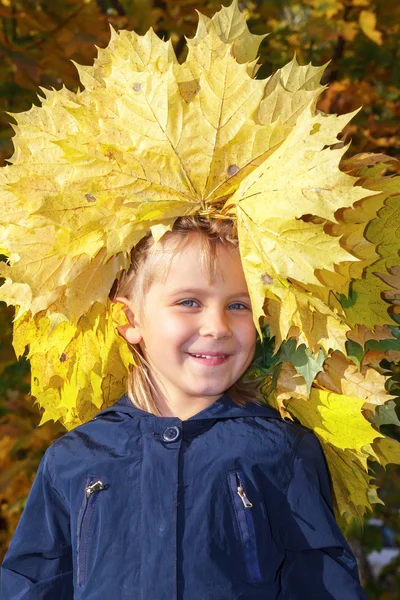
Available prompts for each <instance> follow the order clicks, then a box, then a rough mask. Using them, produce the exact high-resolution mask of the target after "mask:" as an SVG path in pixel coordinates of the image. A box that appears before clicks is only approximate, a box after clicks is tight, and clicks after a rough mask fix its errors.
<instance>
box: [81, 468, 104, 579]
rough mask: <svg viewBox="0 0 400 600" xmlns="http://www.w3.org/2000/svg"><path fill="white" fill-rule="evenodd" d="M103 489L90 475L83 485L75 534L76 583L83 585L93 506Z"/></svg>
mask: <svg viewBox="0 0 400 600" xmlns="http://www.w3.org/2000/svg"><path fill="white" fill-rule="evenodd" d="M100 490H104V484H103V482H102V481H100V479H97V478H95V477H90V478H89V479H88V480H87V482H86V485H85V497H84V500H83V502H82V505H81V508H80V511H79V516H78V535H77V584H78V587H83V586H84V585H85V581H86V568H87V565H86V563H87V550H88V546H89V535H90V525H91V522H92V517H93V511H94V506H95V504H96V501H97V498H98V493H97V492H99V491H100Z"/></svg>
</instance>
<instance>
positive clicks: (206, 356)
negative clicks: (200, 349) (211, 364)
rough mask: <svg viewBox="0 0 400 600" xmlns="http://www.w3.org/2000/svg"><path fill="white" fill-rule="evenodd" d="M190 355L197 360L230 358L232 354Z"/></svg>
mask: <svg viewBox="0 0 400 600" xmlns="http://www.w3.org/2000/svg"><path fill="white" fill-rule="evenodd" d="M189 354H190V356H194V357H195V358H228V356H230V354H192V353H191V352H189Z"/></svg>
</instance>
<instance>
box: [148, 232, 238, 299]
mask: <svg viewBox="0 0 400 600" xmlns="http://www.w3.org/2000/svg"><path fill="white" fill-rule="evenodd" d="M164 250H165V252H163V254H164V258H163V261H162V263H163V268H161V269H159V271H161V272H160V273H159V276H158V277H157V278H156V281H158V282H160V283H162V284H164V285H165V286H167V287H168V288H170V287H174V288H178V287H180V288H181V287H182V286H184V287H185V288H189V287H198V286H199V284H200V283H201V285H214V284H215V283H216V282H224V283H225V284H226V285H234V284H236V285H237V284H240V283H241V282H243V281H244V273H243V268H242V264H241V261H240V255H239V251H238V249H237V248H234V247H232V249H231V248H227V247H225V246H224V245H223V244H222V243H220V242H217V243H216V244H215V251H214V252H210V249H209V247H208V248H207V244H204V242H202V240H201V239H200V236H198V235H196V234H194V235H191V236H190V237H188V238H187V239H184V240H175V239H171V240H168V242H167V244H165V248H164ZM160 266H161V265H160Z"/></svg>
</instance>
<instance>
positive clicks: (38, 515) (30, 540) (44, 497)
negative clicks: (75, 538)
mask: <svg viewBox="0 0 400 600" xmlns="http://www.w3.org/2000/svg"><path fill="white" fill-rule="evenodd" d="M50 450H51V447H50V448H49V449H48V450H47V452H46V453H45V455H44V457H43V459H42V461H41V463H40V465H39V469H38V471H37V473H36V477H35V479H34V482H33V485H32V488H31V491H30V494H29V496H28V500H27V503H26V506H25V508H24V510H23V513H22V515H21V518H20V521H19V523H18V526H17V528H16V530H15V533H14V536H13V538H12V540H11V543H10V546H9V549H8V551H7V553H6V555H5V557H4V561H3V563H2V567H1V591H2V594H1V598H2V600H54V599H55V598H57V600H72V598H73V575H72V552H71V541H70V526H69V511H68V508H67V506H66V504H65V502H64V500H63V499H62V498H61V496H60V495H59V493H58V492H57V491H56V490H55V489H54V487H53V485H52V483H51V480H50V475H49V471H48V461H49V456H50Z"/></svg>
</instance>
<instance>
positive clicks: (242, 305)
mask: <svg viewBox="0 0 400 600" xmlns="http://www.w3.org/2000/svg"><path fill="white" fill-rule="evenodd" d="M231 306H241V307H242V308H247V306H245V305H244V304H242V303H241V302H234V303H233V304H231Z"/></svg>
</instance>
